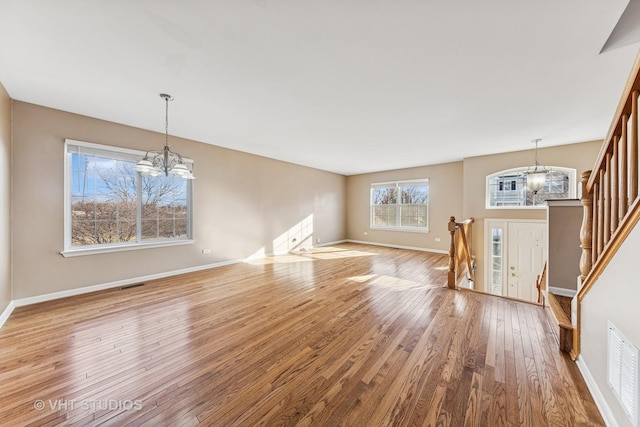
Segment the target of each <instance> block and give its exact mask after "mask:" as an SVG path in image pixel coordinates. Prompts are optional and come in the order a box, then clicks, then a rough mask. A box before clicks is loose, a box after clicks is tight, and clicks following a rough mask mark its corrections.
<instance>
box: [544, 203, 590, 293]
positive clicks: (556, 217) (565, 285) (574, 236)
mask: <svg viewBox="0 0 640 427" xmlns="http://www.w3.org/2000/svg"><path fill="white" fill-rule="evenodd" d="M574 203H575V204H576V206H555V205H554V204H553V203H552V204H551V206H549V211H548V212H549V214H548V216H549V219H548V221H549V234H548V236H549V256H548V268H549V270H548V274H547V278H548V284H549V286H550V287H554V288H562V289H567V290H570V291H576V290H577V277H578V276H579V275H580V256H581V255H582V249H581V248H580V241H579V236H580V228H581V227H582V216H583V210H584V208H583V207H582V203H580V202H579V201H575V202H574Z"/></svg>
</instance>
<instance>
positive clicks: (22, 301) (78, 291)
mask: <svg viewBox="0 0 640 427" xmlns="http://www.w3.org/2000/svg"><path fill="white" fill-rule="evenodd" d="M244 261H245V260H244V259H237V260H230V261H222V262H216V263H213V264H206V265H199V266H197V267H189V268H183V269H180V270H173V271H166V272H163V273H157V274H149V275H147V276H140V277H134V278H131V279H123V280H116V281H115V282H109V283H102V284H99V285H92V286H85V287H82V288H75V289H69V290H67V291H60V292H53V293H50V294H45V295H37V296H35V297H27V298H19V299H17V300H14V301H12V302H13V303H14V305H15V307H22V306H25V305H31V304H36V303H39V302H45V301H52V300H55V299H60V298H66V297H72V296H76V295H82V294H87V293H90V292H96V291H103V290H105V289H111V288H117V287H120V286H127V285H133V284H136V283H141V282H146V281H149V280H156V279H163V278H165V277H170V276H176V275H178V274H185V273H193V272H196V271H201V270H208V269H210V268H216V267H223V266H225V265H231V264H237V263H240V262H244Z"/></svg>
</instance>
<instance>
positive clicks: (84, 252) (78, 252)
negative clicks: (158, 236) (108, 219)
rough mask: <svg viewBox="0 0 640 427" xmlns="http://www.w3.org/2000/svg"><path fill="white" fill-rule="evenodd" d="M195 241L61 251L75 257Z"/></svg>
mask: <svg viewBox="0 0 640 427" xmlns="http://www.w3.org/2000/svg"><path fill="white" fill-rule="evenodd" d="M193 243H195V240H194V239H181V240H173V241H170V242H153V243H136V244H131V245H119V246H105V247H99V248H97V247H91V248H78V249H75V248H74V249H67V250H65V251H62V252H60V255H62V256H63V257H65V258H68V257H75V256H84V255H98V254H108V253H111V252H123V251H136V250H138V249H151V248H163V247H166V246H181V245H192V244H193Z"/></svg>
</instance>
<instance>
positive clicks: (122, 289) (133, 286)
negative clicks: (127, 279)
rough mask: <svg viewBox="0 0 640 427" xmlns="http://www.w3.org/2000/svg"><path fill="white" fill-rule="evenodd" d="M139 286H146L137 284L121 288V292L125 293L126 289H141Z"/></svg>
mask: <svg viewBox="0 0 640 427" xmlns="http://www.w3.org/2000/svg"><path fill="white" fill-rule="evenodd" d="M139 286H144V283H136V284H134V285H127V286H122V287H121V288H120V290H121V291H124V290H126V289H131V288H137V287H139Z"/></svg>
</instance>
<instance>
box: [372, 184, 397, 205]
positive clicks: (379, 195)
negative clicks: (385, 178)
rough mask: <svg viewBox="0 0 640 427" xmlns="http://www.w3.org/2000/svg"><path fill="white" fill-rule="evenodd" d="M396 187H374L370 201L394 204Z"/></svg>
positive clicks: (376, 203) (378, 203)
mask: <svg viewBox="0 0 640 427" xmlns="http://www.w3.org/2000/svg"><path fill="white" fill-rule="evenodd" d="M397 193H398V192H397V189H396V188H395V187H393V188H388V187H382V188H374V189H373V196H372V203H373V204H374V205H388V204H396V199H397Z"/></svg>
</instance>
